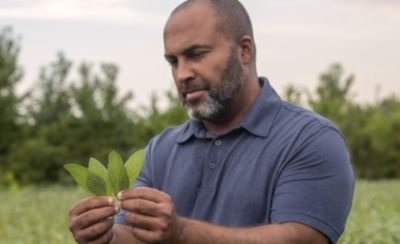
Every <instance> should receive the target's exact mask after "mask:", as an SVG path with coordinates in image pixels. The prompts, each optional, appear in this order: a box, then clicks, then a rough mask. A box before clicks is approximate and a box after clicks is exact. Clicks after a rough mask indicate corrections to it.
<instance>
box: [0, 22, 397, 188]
mask: <svg viewBox="0 0 400 244" xmlns="http://www.w3.org/2000/svg"><path fill="white" fill-rule="evenodd" d="M19 53H20V41H19V39H18V38H17V37H16V36H15V35H14V33H13V31H12V29H11V28H10V27H6V28H3V29H1V30H0V187H13V186H14V187H15V186H18V185H27V184H46V183H53V182H58V183H65V184H68V183H71V178H70V177H69V176H68V175H67V174H66V172H65V170H64V169H63V165H64V164H66V163H69V162H79V163H82V164H86V163H87V160H88V158H89V157H90V156H93V157H96V158H98V159H100V160H101V161H103V162H105V161H106V158H107V154H108V152H109V151H110V150H113V149H116V150H117V151H118V152H119V153H120V154H121V155H122V156H123V157H124V158H127V157H128V155H130V154H131V153H132V152H134V151H136V150H137V149H138V148H143V147H145V145H146V144H147V143H148V141H149V140H150V139H151V138H152V137H153V136H154V135H156V134H157V133H159V132H161V131H162V130H163V129H164V128H166V127H169V126H173V125H177V124H180V123H182V122H183V121H185V120H186V119H187V115H186V113H185V111H184V109H183V107H182V105H181V103H180V101H179V99H178V97H177V96H176V95H175V93H174V92H172V91H167V92H166V93H165V96H166V98H167V107H166V108H165V109H160V106H159V98H158V97H157V96H156V95H153V96H152V97H151V98H150V105H148V106H142V107H139V108H132V107H130V103H131V101H133V99H134V96H133V94H132V93H131V92H125V93H121V92H120V91H119V90H118V87H117V84H116V83H117V79H118V67H117V66H116V65H115V64H112V63H102V64H100V65H99V66H94V65H93V64H90V63H87V62H82V63H80V64H78V65H74V64H73V62H72V61H71V60H69V59H68V58H67V57H66V56H65V55H64V54H63V53H58V54H57V56H56V58H55V60H54V61H53V62H51V63H50V64H49V65H47V66H45V67H43V68H41V70H40V74H39V77H38V78H37V82H36V83H35V85H34V86H33V87H32V88H30V89H29V90H28V91H27V92H25V93H24V94H19V93H17V91H16V88H17V85H18V84H19V82H20V81H21V79H22V77H23V72H22V67H20V66H19V64H18V57H19ZM71 74H73V75H74V78H70V77H71V76H72V75H71ZM353 83H354V77H353V76H352V75H347V76H346V74H345V72H344V70H343V68H342V67H341V66H340V65H339V64H334V65H332V66H330V67H329V68H328V70H327V71H325V72H324V73H322V74H321V76H320V79H319V83H318V85H317V87H316V90H315V91H308V90H306V89H301V88H298V87H296V86H288V87H287V88H286V89H285V92H284V94H283V97H284V98H285V99H286V100H288V101H290V102H293V103H297V104H300V105H302V106H306V107H308V108H310V109H312V110H314V111H316V112H318V113H320V114H322V115H324V116H326V117H328V118H329V119H330V120H332V121H333V122H334V123H336V125H337V126H338V127H339V128H340V129H341V131H342V132H343V134H344V136H345V138H346V142H347V144H348V147H349V149H350V152H351V156H352V162H353V167H354V169H355V172H356V174H357V176H358V177H362V178H368V179H380V178H395V177H400V167H399V166H400V150H399V149H400V136H399V135H400V100H399V98H398V97H396V96H394V95H393V96H388V97H385V98H382V99H380V100H379V101H376V102H374V103H373V104H359V103H356V102H355V101H354V100H353V99H352V93H351V86H352V84H353ZM396 135H397V136H396Z"/></svg>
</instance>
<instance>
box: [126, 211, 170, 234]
mask: <svg viewBox="0 0 400 244" xmlns="http://www.w3.org/2000/svg"><path fill="white" fill-rule="evenodd" d="M125 221H126V223H128V224H129V225H131V226H133V227H134V228H135V227H136V228H140V229H146V230H160V231H163V232H164V231H166V230H167V229H168V224H167V222H166V221H163V220H162V219H160V218H155V217H152V216H147V215H142V214H135V213H128V214H126V215H125Z"/></svg>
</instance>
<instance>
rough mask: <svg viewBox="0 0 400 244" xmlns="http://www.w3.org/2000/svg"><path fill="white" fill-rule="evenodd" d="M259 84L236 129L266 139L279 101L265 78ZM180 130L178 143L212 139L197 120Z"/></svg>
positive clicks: (191, 121)
mask: <svg viewBox="0 0 400 244" xmlns="http://www.w3.org/2000/svg"><path fill="white" fill-rule="evenodd" d="M259 82H260V86H261V91H260V94H259V95H258V97H257V99H256V101H255V103H254V105H253V106H252V108H251V109H250V111H249V112H248V113H247V114H246V115H245V117H244V119H243V120H242V122H240V124H239V125H238V127H242V128H244V129H245V130H247V131H248V132H250V133H252V134H254V135H256V136H260V137H267V136H268V134H269V132H270V130H271V127H272V124H273V121H274V118H275V115H276V114H277V112H278V111H279V107H280V103H281V99H280V97H279V95H278V94H277V93H276V92H275V90H274V89H273V88H272V87H271V85H270V84H269V81H268V79H267V78H265V77H260V78H259ZM181 128H182V129H181V132H180V134H179V136H178V138H177V140H176V141H177V142H178V143H183V142H185V141H187V140H189V139H190V138H191V137H192V136H196V137H199V138H212V135H211V133H209V132H208V131H207V130H206V129H205V128H204V126H203V124H202V123H201V122H200V121H197V120H193V119H191V120H188V121H187V122H186V123H185V124H184V125H183V126H182V127H181Z"/></svg>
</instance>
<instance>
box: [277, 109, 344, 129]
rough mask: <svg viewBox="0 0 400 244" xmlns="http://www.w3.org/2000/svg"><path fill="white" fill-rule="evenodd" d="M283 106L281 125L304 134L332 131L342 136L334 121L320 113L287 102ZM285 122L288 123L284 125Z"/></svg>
mask: <svg viewBox="0 0 400 244" xmlns="http://www.w3.org/2000/svg"><path fill="white" fill-rule="evenodd" d="M281 105H282V106H281V110H280V113H279V118H277V119H278V120H280V121H281V123H280V124H285V125H286V126H287V127H290V128H291V129H298V130H301V131H303V132H304V131H309V132H311V131H314V132H315V131H319V130H321V129H332V130H335V131H337V132H338V133H339V134H341V133H340V131H339V129H338V128H337V126H336V125H335V124H334V123H333V122H332V121H330V120H329V119H328V118H326V117H324V116H322V115H320V114H318V113H315V112H313V111H311V110H308V109H306V108H303V107H300V106H298V105H295V104H292V103H289V102H285V101H282V103H281ZM283 121H287V122H288V123H283Z"/></svg>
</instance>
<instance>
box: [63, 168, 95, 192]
mask: <svg viewBox="0 0 400 244" xmlns="http://www.w3.org/2000/svg"><path fill="white" fill-rule="evenodd" d="M64 168H65V169H66V170H67V171H68V172H69V173H70V174H71V175H72V178H74V180H75V182H76V183H78V185H80V186H81V187H82V188H83V189H84V190H86V191H89V190H88V188H87V186H86V182H87V177H88V172H89V171H88V169H87V168H85V167H83V166H82V165H79V164H66V165H64ZM89 192H90V191H89Z"/></svg>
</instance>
